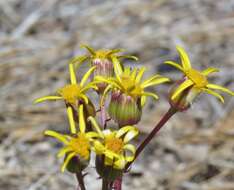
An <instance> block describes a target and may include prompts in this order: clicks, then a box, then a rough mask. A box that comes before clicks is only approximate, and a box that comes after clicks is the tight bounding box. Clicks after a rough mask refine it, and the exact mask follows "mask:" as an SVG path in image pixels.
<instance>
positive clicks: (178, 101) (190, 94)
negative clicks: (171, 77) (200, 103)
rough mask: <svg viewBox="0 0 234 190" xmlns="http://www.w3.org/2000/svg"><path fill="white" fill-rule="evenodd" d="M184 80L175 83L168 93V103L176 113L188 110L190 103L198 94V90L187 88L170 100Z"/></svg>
mask: <svg viewBox="0 0 234 190" xmlns="http://www.w3.org/2000/svg"><path fill="white" fill-rule="evenodd" d="M185 80H186V78H184V79H182V80H180V81H178V82H176V83H175V84H174V86H173V87H172V89H171V91H170V93H169V102H170V105H171V106H172V107H174V108H175V109H176V110H178V111H181V112H182V111H185V110H187V109H189V108H190V106H191V104H192V102H193V101H194V99H195V98H196V97H197V96H198V95H199V94H200V90H199V89H196V88H194V87H192V86H191V87H189V88H187V89H185V90H184V91H183V92H182V93H180V94H179V95H178V96H176V97H175V98H174V99H172V96H173V94H174V92H175V90H176V89H177V88H178V86H180V85H181V84H182V83H183V82H184V81H185Z"/></svg>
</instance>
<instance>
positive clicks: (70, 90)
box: [58, 84, 81, 104]
mask: <svg viewBox="0 0 234 190" xmlns="http://www.w3.org/2000/svg"><path fill="white" fill-rule="evenodd" d="M80 90H81V89H80V87H79V86H78V85H77V84H70V85H66V86H65V87H63V88H61V89H59V90H58V93H59V94H60V95H61V96H62V97H63V99H64V100H66V101H68V102H69V103H71V104H75V103H76V100H77V98H78V97H79V96H80V94H81V92H80Z"/></svg>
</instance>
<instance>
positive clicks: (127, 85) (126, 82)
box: [121, 74, 136, 92]
mask: <svg viewBox="0 0 234 190" xmlns="http://www.w3.org/2000/svg"><path fill="white" fill-rule="evenodd" d="M121 81H122V82H121V83H122V85H123V87H124V89H125V90H126V91H128V92H129V91H132V90H133V89H134V88H135V86H136V84H135V81H134V80H132V79H131V77H130V76H127V75H124V74H123V75H122V76H121Z"/></svg>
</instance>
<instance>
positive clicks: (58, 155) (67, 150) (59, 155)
mask: <svg viewBox="0 0 234 190" xmlns="http://www.w3.org/2000/svg"><path fill="white" fill-rule="evenodd" d="M71 151H72V148H71V147H64V148H62V149H61V150H60V151H59V152H58V154H57V157H62V156H64V155H65V154H67V153H68V152H71Z"/></svg>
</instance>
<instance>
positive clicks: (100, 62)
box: [92, 58, 114, 93]
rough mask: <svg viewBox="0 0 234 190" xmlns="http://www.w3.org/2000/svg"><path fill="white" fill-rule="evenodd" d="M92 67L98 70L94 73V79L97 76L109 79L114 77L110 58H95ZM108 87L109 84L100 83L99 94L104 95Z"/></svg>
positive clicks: (98, 85)
mask: <svg viewBox="0 0 234 190" xmlns="http://www.w3.org/2000/svg"><path fill="white" fill-rule="evenodd" d="M92 66H96V69H95V70H94V73H93V78H95V76H103V77H107V78H108V77H112V76H113V72H114V68H113V63H112V61H111V59H109V58H95V59H93V60H92ZM106 86H107V84H106V83H104V82H102V83H98V84H97V87H98V92H99V93H102V92H103V91H104V90H105V88H106Z"/></svg>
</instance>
